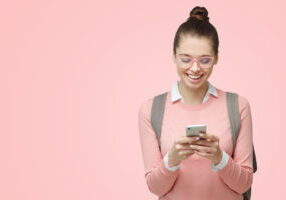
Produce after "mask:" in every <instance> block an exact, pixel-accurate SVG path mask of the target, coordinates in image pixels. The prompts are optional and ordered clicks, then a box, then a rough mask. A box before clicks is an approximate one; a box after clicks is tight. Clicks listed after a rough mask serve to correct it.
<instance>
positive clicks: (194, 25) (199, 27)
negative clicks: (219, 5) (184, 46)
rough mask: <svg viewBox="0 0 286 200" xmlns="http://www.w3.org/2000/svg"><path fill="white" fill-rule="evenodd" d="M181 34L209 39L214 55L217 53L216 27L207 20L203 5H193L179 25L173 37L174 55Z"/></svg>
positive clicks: (206, 12)
mask: <svg viewBox="0 0 286 200" xmlns="http://www.w3.org/2000/svg"><path fill="white" fill-rule="evenodd" d="M182 34H191V35H194V36H198V37H206V38H208V39H210V40H211V41H212V47H213V51H214V53H215V56H217V55H218V46H219V40H218V34H217V31H216V28H215V27H214V26H213V25H212V24H211V23H210V22H209V17H208V11H207V9H206V8H205V7H199V6H196V7H194V8H193V9H192V10H191V12H190V16H189V17H188V19H187V20H186V21H185V22H184V23H182V24H181V25H180V26H179V28H178V30H177V32H176V35H175V39H174V45H173V53H174V55H176V48H177V47H178V46H179V43H180V38H181V35H182Z"/></svg>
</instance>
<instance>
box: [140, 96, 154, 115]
mask: <svg viewBox="0 0 286 200" xmlns="http://www.w3.org/2000/svg"><path fill="white" fill-rule="evenodd" d="M153 99H154V97H148V98H146V99H144V100H143V101H142V102H141V104H140V105H139V110H138V114H150V113H151V107H152V102H153Z"/></svg>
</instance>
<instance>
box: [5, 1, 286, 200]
mask: <svg viewBox="0 0 286 200" xmlns="http://www.w3.org/2000/svg"><path fill="white" fill-rule="evenodd" d="M197 5H199V6H205V7H206V8H207V9H208V11H209V17H210V22H211V23H213V24H214V26H215V27H216V28H217V31H218V34H219V40H220V44H219V62H218V64H217V65H216V66H215V68H214V70H213V73H212V75H211V77H210V79H209V80H210V82H211V83H212V84H214V85H215V86H216V87H218V88H220V89H223V90H227V91H234V92H238V93H239V94H241V95H243V96H245V97H246V98H247V99H248V100H249V102H250V105H251V109H252V117H253V125H254V127H253V128H254V143H255V148H256V154H257V160H258V171H257V173H256V174H255V175H254V183H253V185H252V188H253V191H252V199H253V200H255V199H281V200H283V199H285V198H286V190H285V188H284V186H285V178H286V172H285V168H286V160H285V153H284V152H285V140H286V133H285V131H284V130H285V128H284V125H285V124H286V120H285V113H286V105H285V102H286V95H285V93H284V91H285V83H286V81H285V73H286V67H285V61H284V60H283V59H284V58H285V46H286V39H285V35H286V28H285V18H286V12H285V7H286V6H285V1H282V0H281V1H259V0H253V1H246V0H243V1H228V0H224V1H186V0H184V1H163V0H160V1H159V0H158V1H131V0H129V1H127V0H125V1H102V2H99V1H91V0H90V1H87V0H85V1H63V0H61V1H59V0H57V1H55V0H53V1H51V0H45V1H36V0H34V1H31V0H28V1H19V0H18V1H14V0H12V1H2V2H1V4H0V25H1V31H0V66H1V68H0V69H1V71H0V75H1V77H0V91H1V98H0V102H1V104H0V105H1V108H0V113H1V114H0V160H1V163H0V199H1V200H18V199H21V200H63V199H69V200H83V199H84V200H91V199H96V200H98V199H104V200H114V199H122V200H123V199H124V200H126V199H140V200H147V199H150V200H151V199H154V200H155V199H157V197H156V196H154V195H153V194H152V193H150V192H149V190H148V188H147V185H146V183H145V179H144V169H143V159H142V155H141V149H140V143H139V133H138V127H137V120H138V119H137V113H138V109H139V105H140V104H141V103H142V101H143V100H145V99H146V98H149V97H152V96H153V95H155V94H159V93H160V92H164V91H166V90H169V89H170V88H171V85H172V84H173V83H174V82H175V81H176V80H178V75H177V72H176V66H175V64H174V63H173V61H172V48H173V46H172V45H173V39H174V36H175V32H176V30H177V28H178V26H179V25H180V24H181V23H182V22H183V21H185V20H186V19H187V17H188V14H189V12H190V10H191V9H192V8H193V7H194V6H197Z"/></svg>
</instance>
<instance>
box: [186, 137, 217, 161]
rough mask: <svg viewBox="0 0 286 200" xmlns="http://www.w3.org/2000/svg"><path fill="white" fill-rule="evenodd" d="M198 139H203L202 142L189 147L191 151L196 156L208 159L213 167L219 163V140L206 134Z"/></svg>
mask: <svg viewBox="0 0 286 200" xmlns="http://www.w3.org/2000/svg"><path fill="white" fill-rule="evenodd" d="M200 137H201V138H203V140H199V141H197V142H196V144H195V145H192V146H191V149H193V150H194V151H195V153H196V154H198V155H200V156H203V157H206V158H208V159H210V160H211V161H212V162H213V163H214V165H217V164H218V163H220V161H221V159H222V150H221V148H220V146H219V138H218V137H217V136H215V135H212V134H208V133H201V134H200Z"/></svg>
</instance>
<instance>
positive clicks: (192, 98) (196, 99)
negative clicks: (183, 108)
mask: <svg viewBox="0 0 286 200" xmlns="http://www.w3.org/2000/svg"><path fill="white" fill-rule="evenodd" d="M178 89H179V92H180V94H181V96H182V97H183V99H184V103H186V104H190V105H196V104H201V103H202V102H203V100H204V97H205V95H206V93H207V91H208V82H205V84H203V85H202V86H201V87H199V88H196V89H192V88H187V87H186V86H185V85H184V84H182V81H181V80H180V81H179V85H178Z"/></svg>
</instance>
